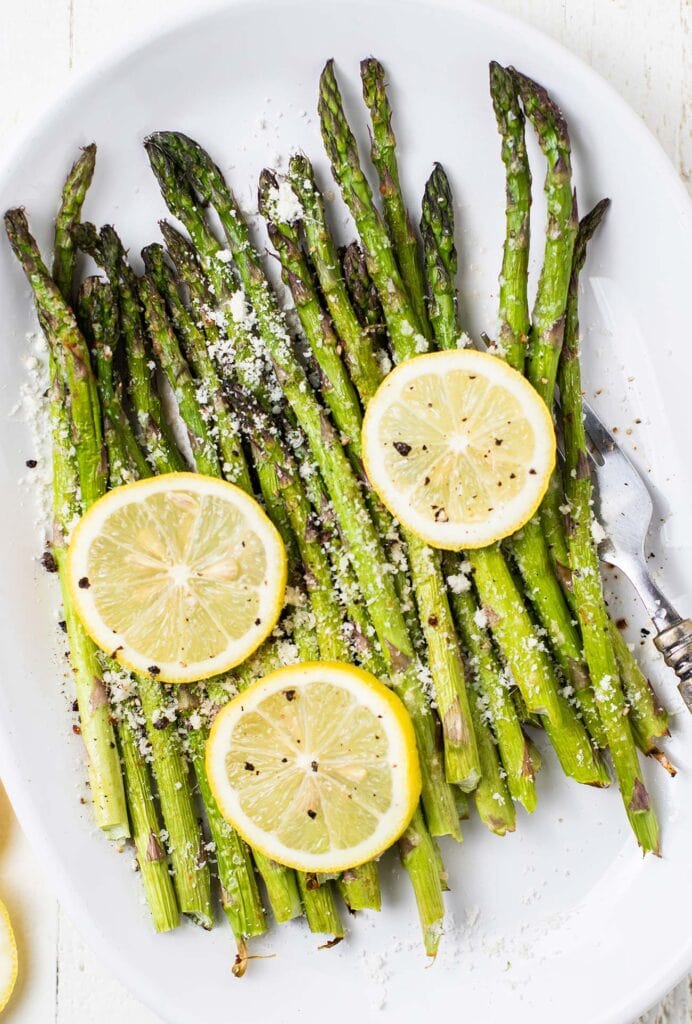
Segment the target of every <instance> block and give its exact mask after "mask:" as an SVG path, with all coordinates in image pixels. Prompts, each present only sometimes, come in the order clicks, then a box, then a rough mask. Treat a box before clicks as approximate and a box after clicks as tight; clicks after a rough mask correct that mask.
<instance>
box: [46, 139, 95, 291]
mask: <svg viewBox="0 0 692 1024" xmlns="http://www.w3.org/2000/svg"><path fill="white" fill-rule="evenodd" d="M95 165H96V146H95V145H94V143H93V142H92V144H91V145H90V146H85V147H84V149H83V150H82V152H81V155H80V156H78V157H77V159H76V160H75V162H74V164H73V166H72V169H71V171H70V173H69V174H68V175H67V178H66V179H65V184H64V186H63V190H62V200H61V203H60V209H59V210H58V215H57V217H56V219H55V236H54V240H53V280H54V281H55V283H56V285H57V287H58V289H59V291H60V293H61V295H62V296H63V298H64V299H65V302H66V303H67V304H68V306H71V305H72V299H73V283H74V271H75V263H76V256H77V252H76V247H75V243H74V238H73V236H72V228H73V227H74V225H75V224H78V223H79V220H80V217H81V214H82V207H83V206H84V200H85V199H86V194H87V192H88V190H89V186H90V185H91V180H92V178H93V176H94V167H95Z"/></svg>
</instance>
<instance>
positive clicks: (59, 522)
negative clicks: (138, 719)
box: [5, 210, 129, 839]
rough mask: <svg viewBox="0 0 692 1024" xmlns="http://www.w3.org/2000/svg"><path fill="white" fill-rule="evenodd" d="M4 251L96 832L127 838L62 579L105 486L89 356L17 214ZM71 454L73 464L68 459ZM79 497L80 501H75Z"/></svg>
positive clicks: (93, 671) (88, 667)
mask: <svg viewBox="0 0 692 1024" xmlns="http://www.w3.org/2000/svg"><path fill="white" fill-rule="evenodd" d="M5 228H6V230H7V235H8V238H9V240H10V244H11V245H12V248H13V250H14V252H15V254H16V256H17V258H18V259H19V261H20V263H21V264H22V267H23V269H24V272H25V274H26V275H27V278H28V280H29V283H30V284H31V288H32V291H33V293H34V299H35V302H36V309H37V312H38V316H39V321H40V323H41V326H42V328H43V331H44V334H45V335H46V339H47V342H48V347H49V353H50V377H51V396H50V411H51V423H52V440H53V506H54V522H53V540H52V553H53V557H54V559H55V562H56V565H57V569H58V575H59V579H60V585H61V590H62V598H63V605H64V609H65V622H66V627H67V636H68V640H69V646H70V657H71V661H72V665H73V668H74V673H75V684H76V688H77V702H78V705H79V714H80V728H81V735H82V738H83V740H84V744H85V747H86V752H87V769H88V774H89V784H90V789H91V795H92V800H93V805H94V817H95V820H96V824H97V826H98V827H99V828H101V829H103V830H104V831H105V833H106V834H107V835H108V836H109V838H112V839H119V838H123V837H126V836H127V835H128V834H129V826H128V819H127V809H126V805H125V792H124V787H123V780H122V774H121V770H120V763H119V758H118V752H117V747H116V743H115V734H114V731H113V726H112V724H111V721H110V713H109V709H108V705H107V702H106V701H105V700H103V694H104V692H105V691H104V688H103V684H102V682H101V672H100V669H99V665H98V661H97V656H96V648H95V646H94V644H93V643H92V641H91V640H90V639H89V637H88V636H87V635H86V633H85V632H84V630H83V628H82V626H81V623H80V622H79V619H78V617H77V615H76V612H75V610H74V607H73V605H72V600H71V598H70V593H69V588H68V586H67V580H66V575H65V556H66V553H67V539H68V537H69V533H70V530H71V528H72V526H73V525H74V522H75V521H76V519H77V518H78V517H79V515H80V514H81V511H82V507H83V506H82V502H83V503H84V505H86V504H87V503H88V502H90V501H92V500H93V499H94V498H95V497H98V494H99V491H100V488H101V485H102V481H103V480H104V479H105V468H106V467H105V460H104V458H103V451H102V445H101V423H100V413H99V410H98V405H97V403H96V398H95V381H94V378H93V374H92V372H91V367H90V363H89V357H88V352H86V345H85V342H84V339H83V338H82V336H81V334H80V332H79V329H78V327H77V324H76V322H75V319H74V316H73V314H72V312H71V310H70V309H69V307H68V306H67V305H66V304H65V301H64V299H63V298H62V295H61V294H60V291H59V290H58V288H57V286H56V285H55V284H54V282H53V280H52V279H51V277H50V275H49V273H48V270H47V269H46V267H45V264H44V263H43V260H42V259H41V255H40V253H39V250H38V246H37V245H36V242H35V240H34V239H33V237H32V236H31V234H30V232H29V226H28V224H27V221H26V217H25V215H24V212H23V211H22V210H10V211H8V212H7V213H6V214H5ZM73 448H74V451H75V453H76V456H75V462H74V464H73V463H72V459H71V454H70V453H71V451H72V449H73ZM78 493H81V501H79V500H78V498H77V495H78Z"/></svg>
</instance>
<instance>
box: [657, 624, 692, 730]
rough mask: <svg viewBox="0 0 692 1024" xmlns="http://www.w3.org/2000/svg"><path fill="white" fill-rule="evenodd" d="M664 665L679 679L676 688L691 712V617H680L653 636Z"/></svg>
mask: <svg viewBox="0 0 692 1024" xmlns="http://www.w3.org/2000/svg"><path fill="white" fill-rule="evenodd" d="M654 643H655V644H656V646H657V647H658V649H659V651H660V652H661V654H662V655H663V658H664V661H665V663H666V665H670V667H671V668H672V669H673V671H674V672H675V674H676V676H677V677H678V679H679V680H680V681H679V683H678V690H679V691H680V695H681V697H682V699H683V700H684V702H685V705H686V707H687V710H688V711H689V712H692V619H680V620H679V621H678V622H676V623H675V624H674V625H672V626H669V627H668V629H664V630H662V631H661V632H660V633H659V634H658V636H656V637H654Z"/></svg>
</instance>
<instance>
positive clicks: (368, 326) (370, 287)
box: [306, 232, 389, 398]
mask: <svg viewBox="0 0 692 1024" xmlns="http://www.w3.org/2000/svg"><path fill="white" fill-rule="evenodd" d="M306 234H307V232H306ZM340 256H341V269H342V272H343V275H344V282H345V284H346V291H347V293H348V298H350V300H351V304H352V306H353V312H354V313H355V315H356V317H357V318H358V322H359V323H360V326H361V327H362V328H363V330H364V331H365V333H366V334H367V335H368V337H369V338H370V345H368V346H367V349H368V353H369V358H370V359H372V360H373V363H374V362H377V365H378V366H380V364H381V362H382V361H383V360H384V358H385V357H386V359H389V356H388V355H387V353H386V351H385V349H384V347H383V346H385V345H386V340H387V339H386V336H385V331H384V313H383V312H382V304H381V303H380V300H379V298H378V295H377V289H376V288H375V285H374V284H373V283H372V278H371V277H370V274H369V273H368V268H367V267H366V266H365V256H364V254H363V250H362V249H361V247H360V246H359V245H358V243H357V242H350V243H349V244H348V245H347V246H345V247H344V249H343V250H342V252H341V253H340ZM317 262H318V261H317V260H315V257H314V255H313V263H315V264H317ZM317 272H318V276H319V277H320V284H322V280H321V278H322V275H321V274H320V268H319V266H318V267H317ZM323 291H324V289H323ZM332 317H333V319H334V322H335V324H336V327H337V333H338V334H339V335H340V334H341V329H340V327H339V320H338V319H337V318H336V317H334V314H332ZM349 370H351V367H350V365H349ZM351 377H352V379H353V380H355V381H356V387H357V388H358V390H359V393H360V391H361V387H360V386H359V385H358V382H357V379H356V377H354V374H353V371H352V370H351ZM370 377H371V379H374V377H373V375H372V373H371V374H370ZM370 397H371V398H372V395H371V396H370Z"/></svg>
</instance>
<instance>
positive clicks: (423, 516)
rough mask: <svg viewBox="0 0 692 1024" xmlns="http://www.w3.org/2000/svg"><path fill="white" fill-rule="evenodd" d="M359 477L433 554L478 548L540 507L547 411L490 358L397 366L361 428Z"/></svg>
mask: <svg viewBox="0 0 692 1024" xmlns="http://www.w3.org/2000/svg"><path fill="white" fill-rule="evenodd" d="M363 455H364V462H365V469H366V472H367V475H368V477H369V479H370V482H371V483H372V485H373V487H374V488H375V490H376V491H377V493H378V494H379V496H380V498H381V499H382V501H383V502H384V503H385V505H386V506H387V507H388V508H389V510H390V511H391V512H392V514H393V515H394V516H395V517H396V518H397V519H398V520H399V521H400V522H401V523H402V524H403V525H404V526H406V527H407V528H408V529H410V530H411V531H412V532H413V533H415V534H416V535H417V536H419V537H421V538H422V539H424V540H425V541H427V543H428V544H431V545H432V546H433V547H437V548H446V549H448V550H452V551H459V550H460V549H462V548H480V547H485V546H486V545H487V544H490V543H492V542H493V541H495V540H499V539H500V538H502V537H507V536H508V535H509V534H511V533H514V532H515V531H516V530H518V529H519V528H520V527H521V526H523V525H524V523H526V522H527V521H528V520H529V519H530V518H531V516H532V515H533V514H534V512H535V511H536V509H537V508H538V506H539V504H540V502H541V499H542V497H543V495H544V494H545V491H546V488H547V486H548V482H549V480H550V475H551V473H552V470H553V467H554V465H555V433H554V430H553V424H552V420H551V418H550V414H549V412H548V410H547V408H546V406H545V403H544V402H543V400H542V399H541V397H540V396H539V395H538V393H537V392H536V391H535V390H534V388H532V387H531V385H530V384H529V383H528V381H527V380H525V378H524V377H522V375H521V374H520V373H517V371H516V370H513V369H512V368H511V367H510V366H508V365H507V364H506V363H505V362H503V361H502V360H501V359H498V358H497V357H496V356H491V355H487V354H486V353H484V352H476V351H473V350H471V349H457V350H454V351H450V352H434V353H431V354H429V355H423V356H417V357H415V358H414V359H411V360H409V361H407V362H405V363H402V364H401V365H399V366H397V367H396V369H395V370H393V371H392V373H390V374H389V376H388V377H386V378H385V380H384V381H383V382H382V384H381V385H380V388H379V389H378V391H377V393H376V395H375V397H374V398H373V399H372V401H371V402H370V404H369V406H368V410H367V413H366V415H365V420H364V423H363Z"/></svg>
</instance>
